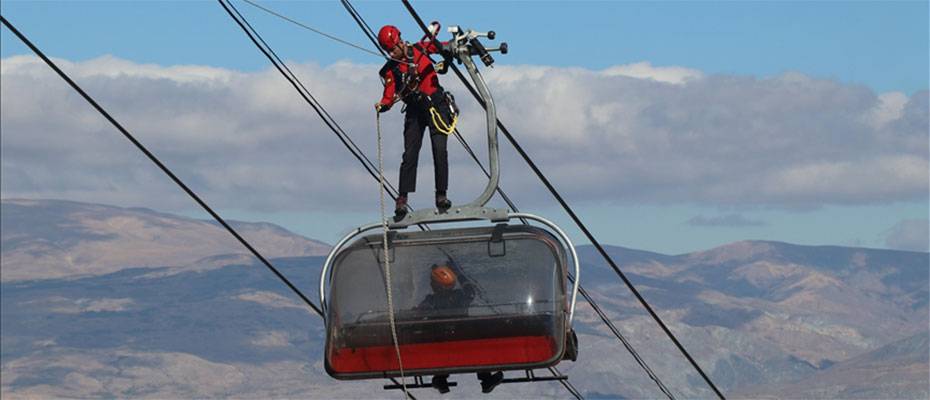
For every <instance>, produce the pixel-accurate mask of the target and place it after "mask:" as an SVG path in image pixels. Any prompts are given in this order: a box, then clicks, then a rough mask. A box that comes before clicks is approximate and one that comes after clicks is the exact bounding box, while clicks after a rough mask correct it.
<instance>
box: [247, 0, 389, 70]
mask: <svg viewBox="0 0 930 400" xmlns="http://www.w3.org/2000/svg"><path fill="white" fill-rule="evenodd" d="M242 1H244V2H246V3H248V4H249V5H251V6H253V7H255V8H257V9H259V10H262V11H264V12H266V13H268V14H271V15H274V16H276V17H278V18H281V19H283V20H285V21H287V22H290V23H292V24H294V25H297V26H299V27H301V28H304V29H306V30H309V31H311V32H314V33H316V34H319V35H321V36H323V37H325V38H328V39H331V40H334V41H337V42H339V43H342V44H344V45H347V46H350V47H354V48H356V49H358V50H361V51H364V52H366V53H368V54H371V55H374V56H376V57H382V58H387V57H386V55H385V54H384V52H382V53H381V54H378V53H375V52H373V51H371V50H368V49H366V48H364V47H362V46H359V45H357V44H355V43H352V42H349V41H347V40H343V39H340V38H338V37H336V36H333V35H330V34H328V33H326V32H323V31H321V30H319V29H316V28H314V27H312V26H309V25H306V24H304V23H301V22H299V21H296V20H293V19H291V18H288V17H287V16H285V15H282V14H280V13H278V12H276V11H274V10H272V9H270V8H267V7H265V6H262V5H261V4H258V3H256V2H254V1H252V0H242ZM237 12H238V11H237Z"/></svg>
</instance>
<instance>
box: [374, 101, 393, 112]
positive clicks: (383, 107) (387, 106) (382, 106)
mask: <svg viewBox="0 0 930 400" xmlns="http://www.w3.org/2000/svg"><path fill="white" fill-rule="evenodd" d="M390 109H391V105H390V104H382V103H381V102H380V101H379V102H377V103H375V111H377V112H379V113H383V112H385V111H387V110H390Z"/></svg>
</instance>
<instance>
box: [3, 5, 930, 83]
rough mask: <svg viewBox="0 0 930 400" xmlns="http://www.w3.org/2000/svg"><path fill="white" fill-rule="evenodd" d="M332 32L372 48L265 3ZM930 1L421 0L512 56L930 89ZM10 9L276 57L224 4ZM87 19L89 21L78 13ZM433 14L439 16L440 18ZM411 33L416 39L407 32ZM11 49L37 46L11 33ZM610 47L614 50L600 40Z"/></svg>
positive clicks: (227, 61)
mask: <svg viewBox="0 0 930 400" xmlns="http://www.w3.org/2000/svg"><path fill="white" fill-rule="evenodd" d="M261 4H265V5H267V6H269V7H272V8H273V9H274V10H276V11H279V12H281V13H282V14H284V15H287V16H290V17H292V18H295V19H297V20H299V21H301V22H304V23H307V24H308V25H310V26H313V27H315V28H317V29H320V30H322V31H324V32H327V33H331V34H333V35H336V36H338V37H341V38H345V39H347V40H349V41H352V42H355V43H358V44H362V45H367V42H366V40H365V38H364V36H362V34H361V32H360V31H359V30H358V28H357V27H356V24H355V22H354V21H353V20H352V19H351V18H350V17H349V15H348V13H346V12H345V11H344V9H343V8H342V6H341V5H340V4H339V3H338V2H324V1H289V2H280V1H279V2H262V3H261ZM927 4H928V3H927V2H921V1H905V2H894V1H888V2H867V1H855V2H840V1H836V2H834V1H824V2H806V1H800V2H699V1H698V2H659V3H655V2H621V1H617V2H611V1H596V2H586V1H581V2H562V1H547V2H536V1H517V2H513V1H504V2H490V1H479V2H418V3H416V4H415V7H417V8H418V12H420V14H421V15H422V16H423V17H424V18H427V19H433V18H435V19H439V20H441V21H442V22H444V23H446V22H447V21H448V22H453V21H455V20H460V21H463V22H462V23H461V25H463V26H471V25H469V23H470V24H475V26H474V27H475V28H476V29H478V28H479V27H478V26H477V24H478V23H477V22H476V21H481V22H480V25H481V29H485V28H484V27H487V28H488V29H494V30H496V31H497V32H499V33H500V34H501V36H500V37H501V38H502V39H503V40H505V41H507V42H509V43H510V44H511V49H512V50H513V51H512V52H511V54H509V55H508V56H507V57H506V60H507V62H508V63H513V64H536V65H556V66H582V67H586V68H594V69H598V68H604V67H607V66H611V65H616V64H625V63H630V62H637V61H642V60H648V61H650V62H652V63H653V64H655V65H681V66H687V67H690V68H695V69H699V70H701V71H705V72H708V73H732V74H748V75H771V74H776V73H779V72H783V71H790V70H794V71H800V72H804V73H806V74H810V75H813V76H816V77H825V78H835V79H839V80H841V81H844V82H851V83H859V84H864V85H867V86H869V87H870V88H872V89H874V90H876V91H880V92H884V91H891V90H897V91H903V92H905V93H911V92H913V91H916V90H921V89H926V88H927V87H928V74H927V71H928V70H930V65H928V49H927V27H928V13H930V11H928V5H927ZM355 6H356V8H357V9H358V10H359V12H360V13H362V15H363V16H364V17H365V18H366V20H367V21H368V23H369V24H370V25H372V26H375V29H377V27H378V26H380V25H382V24H386V23H394V24H397V25H399V26H400V27H401V28H404V30H406V31H408V32H409V31H410V30H411V29H414V28H415V25H414V24H413V22H412V20H411V19H410V18H409V16H408V15H407V14H406V11H405V10H404V8H403V7H402V5H401V4H400V3H399V2H385V1H382V2H358V3H357V4H355ZM237 7H238V8H239V10H240V11H242V12H243V13H245V14H246V16H248V17H249V18H250V21H251V22H252V23H253V24H255V25H256V27H259V28H260V29H261V32H263V34H265V35H267V36H274V35H276V34H280V35H281V37H287V36H289V39H290V40H280V41H278V42H276V43H275V49H276V50H277V51H278V52H279V53H280V54H284V55H286V56H287V58H290V59H294V60H298V61H302V60H314V61H316V62H319V63H322V64H328V63H332V62H334V61H337V60H342V59H349V60H353V61H363V62H375V61H376V60H373V59H372V58H371V57H370V56H369V55H367V54H365V53H362V52H359V51H357V50H355V49H352V48H349V47H345V46H343V45H341V44H338V43H335V42H330V41H328V40H326V39H323V38H321V37H319V36H316V35H315V34H313V33H310V32H308V31H305V30H302V29H300V28H298V27H295V26H293V25H290V24H288V23H284V22H281V21H280V20H277V19H276V17H273V16H269V15H267V14H264V13H263V12H261V11H259V10H257V9H255V8H253V7H252V6H250V5H248V4H246V3H241V2H240V3H237ZM2 11H3V15H4V16H6V17H7V18H8V20H10V21H12V22H13V23H14V24H17V26H19V27H20V29H22V30H24V31H26V32H27V33H28V34H29V35H30V36H31V37H32V38H33V40H34V41H36V42H38V43H40V44H41V45H42V47H43V48H45V49H46V51H47V52H48V53H50V54H54V55H56V56H58V57H62V58H67V59H69V60H83V59H89V58H93V57H96V56H99V55H103V54H114V55H118V56H120V57H122V58H126V59H130V60H133V61H137V62H149V63H158V64H168V65H170V64H198V65H214V66H224V67H228V68H236V69H242V70H255V69H261V68H266V67H267V62H266V61H265V60H264V59H262V58H260V57H256V56H254V55H249V54H242V53H241V52H238V51H236V50H239V49H241V48H242V47H247V45H248V43H245V40H244V37H236V35H239V36H241V33H240V32H239V31H238V30H237V29H238V28H237V27H235V26H234V25H233V24H232V23H231V22H230V20H229V18H228V17H227V16H226V14H225V13H224V12H223V10H222V9H221V8H220V7H219V6H218V5H217V3H215V2H213V1H127V2H117V1H103V2H100V1H73V2H59V1H18V0H12V1H5V2H4V3H3V6H2ZM76 16H79V17H76ZM430 16H432V17H430ZM409 39H410V38H408V40H409ZM2 44H3V46H2V47H3V49H2V52H0V54H2V55H3V56H4V57H6V56H9V55H11V54H23V53H26V52H28V49H26V48H25V47H24V46H22V45H20V44H19V43H18V41H17V40H15V38H13V37H12V36H11V35H8V34H7V33H6V32H5V33H4V35H3V42H2ZM605 48H607V49H609V51H602V49H605Z"/></svg>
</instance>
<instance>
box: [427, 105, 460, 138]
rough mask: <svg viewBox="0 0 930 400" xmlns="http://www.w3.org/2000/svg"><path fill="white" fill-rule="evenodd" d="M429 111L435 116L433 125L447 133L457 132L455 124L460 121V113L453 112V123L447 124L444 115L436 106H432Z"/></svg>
mask: <svg viewBox="0 0 930 400" xmlns="http://www.w3.org/2000/svg"><path fill="white" fill-rule="evenodd" d="M429 113H430V115H432V117H433V126H435V127H436V129H437V130H439V131H440V132H442V133H444V134H446V135H451V134H452V132H455V124H457V123H458V122H459V117H458V115H455V114H452V123H451V124H449V125H446V121H443V120H442V115H441V114H439V111H437V110H436V107H430V108H429Z"/></svg>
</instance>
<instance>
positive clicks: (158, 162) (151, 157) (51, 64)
mask: <svg viewBox="0 0 930 400" xmlns="http://www.w3.org/2000/svg"><path fill="white" fill-rule="evenodd" d="M0 20H2V21H3V25H6V27H7V28H8V29H9V30H10V31H12V32H13V34H15V35H16V36H17V37H18V38H19V40H21V41H22V42H23V43H25V44H26V46H28V47H29V48H30V49H32V51H33V52H34V53H36V55H38V56H39V58H41V59H42V61H45V63H46V64H48V66H49V67H50V68H52V69H53V70H54V71H55V73H57V74H58V76H60V77H61V78H62V79H64V80H65V82H67V83H68V85H70V86H71V88H73V89H74V90H75V91H77V92H78V94H80V95H81V97H83V98H84V100H87V102H88V103H90V105H91V106H93V107H94V109H96V110H97V112H99V113H100V114H101V115H103V117H104V118H106V119H107V121H109V122H110V124H112V125H113V126H114V127H116V129H117V130H119V131H120V133H122V134H123V136H124V137H126V139H128V140H129V141H130V142H132V144H133V145H135V146H136V148H138V149H139V150H140V151H141V152H142V153H143V154H145V156H146V157H148V159H149V160H151V161H152V162H153V163H155V165H156V166H158V168H159V169H161V170H162V172H164V173H165V174H166V175H168V177H169V178H171V180H172V181H174V183H175V184H177V185H178V186H179V187H181V189H182V190H184V192H185V193H187V195H188V196H190V197H191V198H192V199H194V201H195V202H197V204H199V205H200V207H201V208H203V209H204V210H206V211H207V213H209V214H210V216H212V217H213V219H215V220H216V222H218V223H219V224H220V225H222V226H223V227H224V228H226V230H227V231H228V232H229V233H230V234H231V235H233V237H235V238H236V240H238V241H239V243H241V244H242V245H243V246H245V248H246V249H248V250H249V252H251V253H252V255H254V256H255V257H256V258H258V259H259V260H261V262H262V264H264V265H265V266H266V267H267V268H268V269H269V270H271V272H273V273H274V274H275V275H276V276H277V277H278V278H279V279H280V280H281V281H282V282H284V284H286V285H287V287H289V288H290V289H291V290H292V291H293V292H294V293H295V294H297V296H299V297H300V299H301V300H303V301H304V303H306V304H307V305H308V306H310V308H312V309H313V311H316V313H317V314H320V315H323V312H322V310H320V308H319V307H318V306H317V305H316V304H314V303H313V302H312V301H310V299H308V298H307V296H304V294H303V293H301V292H300V290H299V289H297V287H296V286H294V284H292V283H291V281H289V280H288V279H287V278H286V277H285V276H284V275H282V274H281V272H280V271H278V269H277V268H275V267H274V266H273V265H271V263H270V262H268V260H267V259H265V257H263V256H262V255H261V254H259V252H258V251H257V250H255V248H254V247H252V245H251V244H249V242H247V241H246V240H245V239H243V238H242V236H240V235H239V233H238V232H236V230H235V229H233V228H232V226H230V225H229V224H228V223H226V220H224V219H223V218H222V217H220V215H219V214H217V213H216V212H215V211H213V209H212V208H210V206H209V205H207V203H206V202H204V201H203V200H202V199H201V198H200V196H198V195H197V194H196V193H194V191H193V190H191V188H190V187H188V186H187V185H186V184H184V182H182V181H181V179H180V178H178V176H177V175H175V174H174V173H173V172H171V170H170V169H168V167H167V166H165V164H164V163H162V162H161V160H159V159H158V157H156V156H155V154H153V153H152V152H151V151H149V150H148V149H147V148H146V147H145V146H144V145H143V144H142V143H141V142H139V140H137V139H136V138H135V136H133V135H132V134H131V133H129V131H127V130H126V128H124V127H123V125H122V124H120V123H119V122H118V121H116V119H115V118H113V116H111V115H110V113H108V112H107V110H105V109H103V107H101V106H100V104H99V103H97V101H96V100H94V99H93V98H92V97H91V96H90V95H89V94H87V92H85V91H84V89H82V88H81V87H80V86H78V84H77V83H75V82H74V81H73V80H71V78H70V77H69V76H68V75H67V74H65V73H64V71H62V70H61V69H60V68H58V66H57V65H55V63H54V62H52V60H50V59H49V58H48V57H46V56H45V53H43V52H42V51H41V50H39V48H38V47H36V46H35V45H34V44H32V42H31V41H29V39H27V38H26V36H24V35H23V34H22V33H20V32H19V30H17V29H16V27H14V26H13V25H12V24H11V23H10V22H9V21H7V20H6V18H4V17H3V16H0Z"/></svg>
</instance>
